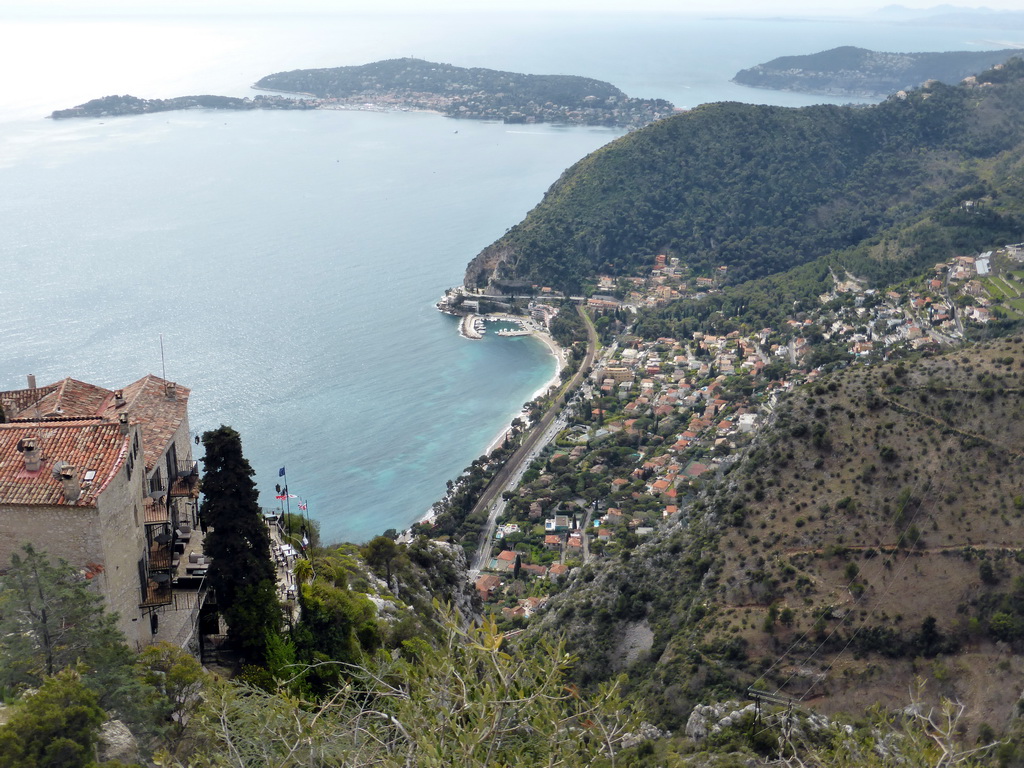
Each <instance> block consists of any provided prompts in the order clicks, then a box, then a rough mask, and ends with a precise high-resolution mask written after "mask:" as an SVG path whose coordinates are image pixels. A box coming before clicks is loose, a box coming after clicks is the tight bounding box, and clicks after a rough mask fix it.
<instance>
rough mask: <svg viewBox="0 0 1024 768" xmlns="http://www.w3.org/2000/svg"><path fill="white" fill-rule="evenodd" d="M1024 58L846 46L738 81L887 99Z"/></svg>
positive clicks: (742, 74) (1010, 52)
mask: <svg viewBox="0 0 1024 768" xmlns="http://www.w3.org/2000/svg"><path fill="white" fill-rule="evenodd" d="M1020 53H1021V51H1020V50H1018V49H1005V50H998V51H947V52H944V53H884V52H881V51H870V50H867V49H866V48H856V47H854V46H850V45H847V46H842V47H840V48H833V49H831V50H828V51H822V52H820V53H812V54H809V55H806V56H781V57H779V58H777V59H772V60H771V61H769V62H767V63H765V64H758V65H757V66H756V67H751V68H750V69H743V70H740V71H739V72H737V73H736V76H735V77H734V78H733V82H736V83H739V84H740V85H749V86H752V87H755V88H771V89H774V90H781V91H798V92H801V93H816V94H825V95H829V96H836V95H839V96H859V97H868V98H871V97H882V96H888V95H889V94H892V93H895V92H897V91H903V90H910V89H913V88H917V87H919V86H921V85H923V84H924V83H925V82H927V81H929V80H938V81H939V82H941V83H946V84H947V85H955V84H957V83H959V82H960V81H961V80H963V79H964V78H966V77H969V76H971V75H975V74H977V73H979V72H982V71H984V70H986V69H989V68H990V67H993V66H995V65H996V64H1002V63H1003V62H1005V61H1006V60H1007V59H1009V58H1010V57H1011V56H1015V55H1020Z"/></svg>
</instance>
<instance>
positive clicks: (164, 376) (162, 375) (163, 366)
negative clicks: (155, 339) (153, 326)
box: [160, 333, 167, 381]
mask: <svg viewBox="0 0 1024 768" xmlns="http://www.w3.org/2000/svg"><path fill="white" fill-rule="evenodd" d="M160 378H162V379H163V380H164V381H167V364H166V363H165V362H164V335H163V334H162V333H161V334H160Z"/></svg>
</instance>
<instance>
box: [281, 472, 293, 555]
mask: <svg viewBox="0 0 1024 768" xmlns="http://www.w3.org/2000/svg"><path fill="white" fill-rule="evenodd" d="M281 473H282V475H283V477H284V503H285V505H286V508H287V515H288V516H287V517H286V518H285V520H287V521H288V538H289V542H288V543H289V544H290V543H291V541H290V539H291V537H292V499H291V494H289V493H288V470H287V469H286V468H285V467H281Z"/></svg>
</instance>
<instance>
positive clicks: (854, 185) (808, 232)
mask: <svg viewBox="0 0 1024 768" xmlns="http://www.w3.org/2000/svg"><path fill="white" fill-rule="evenodd" d="M1022 73H1024V64H1022V62H1021V60H1020V59H1014V60H1013V61H1012V62H1011V63H1010V64H1007V65H1006V66H1005V67H1003V68H1002V69H1000V70H992V71H989V72H987V73H985V74H984V75H982V76H979V78H978V84H976V85H971V86H967V85H963V86H947V85H942V84H936V85H933V86H931V87H929V88H925V89H920V90H917V91H913V92H910V93H909V94H907V95H906V96H905V98H892V99H889V100H888V101H886V102H884V103H882V104H879V105H877V106H872V107H862V108H856V107H838V106H816V107H806V108H801V109H789V108H782V107H766V106H756V105H746V104H735V103H722V104H708V105H704V106H702V107H698V108H697V109H695V110H692V111H690V112H688V113H685V114H681V115H678V116H675V117H671V118H667V119H665V120H661V121H659V122H658V123H655V124H653V125H651V126H648V127H647V128H644V129H642V130H639V131H635V132H634V133H631V134H629V135H627V136H624V137H623V138H621V139H619V140H618V141H615V142H612V143H611V144H609V145H608V146H606V147H604V148H602V149H600V150H598V151H597V152H594V153H593V154H591V155H589V156H588V157H586V158H584V159H583V160H581V161H580V162H579V163H577V164H576V165H574V166H573V167H572V168H570V169H569V170H567V171H566V172H565V173H564V174H563V175H562V177H561V178H560V179H559V180H558V181H557V182H556V183H555V184H554V185H553V186H552V187H551V189H549V190H548V192H547V193H546V195H545V197H544V199H543V201H542V202H541V203H540V204H539V205H538V206H537V207H536V208H534V209H533V210H532V211H531V212H530V213H529V214H528V215H527V217H526V218H525V219H524V220H523V221H522V222H521V223H519V224H518V225H516V226H515V227H513V228H512V229H511V230H510V231H509V232H508V233H507V234H505V235H504V236H503V237H502V238H501V239H499V240H498V241H497V242H495V243H494V244H492V245H491V246H488V247H487V248H486V249H484V251H482V252H481V253H480V254H479V255H478V256H477V257H476V258H475V259H474V260H473V261H472V262H471V263H470V265H469V267H468V269H467V273H466V280H465V282H466V285H467V286H468V287H478V286H483V285H485V284H486V283H487V281H488V280H489V279H491V278H492V277H494V276H498V277H502V278H521V279H528V280H532V281H533V282H535V283H540V284H542V285H551V286H552V287H555V288H560V289H562V290H566V291H570V292H577V291H580V290H582V289H583V288H584V287H585V285H586V284H587V283H588V281H589V280H591V279H592V277H593V276H594V275H596V274H610V275H623V274H633V273H635V272H636V271H637V270H638V269H639V268H640V267H641V266H643V265H646V264H648V263H650V261H651V259H652V258H653V256H654V255H655V254H658V253H667V254H670V255H673V256H678V257H679V258H680V259H681V261H682V262H683V263H684V264H685V265H686V266H687V267H688V268H689V269H691V270H692V272H693V273H694V274H695V275H710V274H711V273H712V271H713V270H715V269H716V268H717V267H720V266H725V267H727V268H728V278H727V280H728V282H729V283H731V284H737V283H742V282H745V281H748V280H751V279H754V278H758V277H763V276H766V275H771V274H777V273H780V272H784V271H786V270H789V269H791V268H793V267H795V266H798V265H801V264H805V263H808V262H811V261H813V260H814V259H816V258H818V257H821V256H824V255H826V254H829V253H833V252H836V251H842V250H845V249H849V248H852V247H855V246H858V245H861V244H864V243H868V242H870V241H871V239H872V238H876V237H878V236H879V235H880V233H883V232H885V231H887V230H890V229H891V228H893V227H895V226H903V227H909V226H910V225H912V224H913V223H915V222H917V221H919V220H921V219H922V218H923V217H925V216H926V215H928V214H930V213H932V212H936V211H937V213H936V215H938V214H939V213H941V212H943V211H946V210H948V208H949V206H950V204H951V201H959V200H960V199H963V198H965V197H973V196H975V195H977V194H978V190H979V188H980V189H981V190H982V193H983V194H988V195H990V196H991V197H992V199H993V205H992V206H991V207H990V208H989V211H990V215H991V217H992V220H991V221H990V222H980V221H979V222H978V224H977V226H981V225H984V227H986V228H989V227H991V228H993V229H994V230H995V229H1005V228H1006V225H1007V222H1006V221H1004V220H1003V219H1002V218H1001V217H1002V216H1003V215H1004V209H1005V208H1006V206H1004V205H1003V203H1004V202H1011V201H1004V199H1003V198H1004V196H1007V197H1009V198H1012V202H1013V203H1016V201H1017V200H1019V199H1020V178H1019V176H1018V175H1016V172H1013V173H1009V174H1003V175H1002V176H1001V175H1000V174H999V169H1000V168H1004V167H1005V165H1006V163H1007V162H1011V161H1012V158H1014V157H1017V156H1019V150H1020V147H1021V146H1022V144H1024V121H1022V119H1021V118H1022V117H1024V80H1022ZM937 207H938V208H937ZM1016 226H1017V225H1016V223H1010V225H1009V227H1010V229H1013V228H1014V227H1016ZM915 236H916V237H917V238H918V240H919V243H918V247H917V248H916V249H915V254H914V255H915V256H916V258H917V262H918V263H922V262H921V260H923V259H929V258H932V259H935V260H938V259H939V258H942V257H943V256H945V255H946V254H947V253H948V250H949V249H948V247H944V245H945V244H944V243H942V242H935V238H933V237H931V232H930V231H929V228H927V227H925V228H923V230H922V231H919V232H917V233H916V235H915ZM953 245H955V244H953Z"/></svg>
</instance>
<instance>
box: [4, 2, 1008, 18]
mask: <svg viewBox="0 0 1024 768" xmlns="http://www.w3.org/2000/svg"><path fill="white" fill-rule="evenodd" d="M898 4H899V5H903V6H905V7H907V8H916V9H922V8H932V7H935V6H937V5H938V4H937V3H936V2H934V0H903V2H900V3H898ZM886 5H889V3H886V2H884V1H883V2H878V1H877V0H844V2H842V3H841V4H837V3H836V2H835V1H834V0H833V1H832V2H828V0H712V2H706V1H701V2H697V0H630V2H629V3H628V6H626V4H625V3H624V0H426V2H425V1H424V0H177V2H169V1H168V0H0V14H2V13H3V12H4V11H5V10H9V11H14V12H19V13H31V12H33V11H35V12H51V13H53V12H56V13H75V14H89V15H91V14H93V13H97V12H101V13H102V12H115V13H123V12H129V13H139V12H155V13H170V14H174V15H178V14H186V13H204V14H205V13H300V12H321V13H322V12H337V13H353V12H369V13H375V12H378V13H379V12H412V13H430V12H435V11H446V10H459V11H522V12H535V11H548V12H550V11H556V12H557V11H576V12H589V13H593V12H619V13H621V12H623V11H625V10H628V11H631V12H638V11H647V12H662V13H686V14H699V15H701V16H717V15H727V14H728V15H733V14H743V15H751V16H773V15H815V16H844V15H855V14H861V13H867V12H870V11H872V10H877V9H879V8H881V7H883V6H886ZM957 6H958V7H960V8H977V7H987V8H991V9H993V10H1016V11H1019V10H1022V9H1024V0H988V2H985V3H970V2H967V3H958V4H957ZM948 7H949V6H946V8H948Z"/></svg>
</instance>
